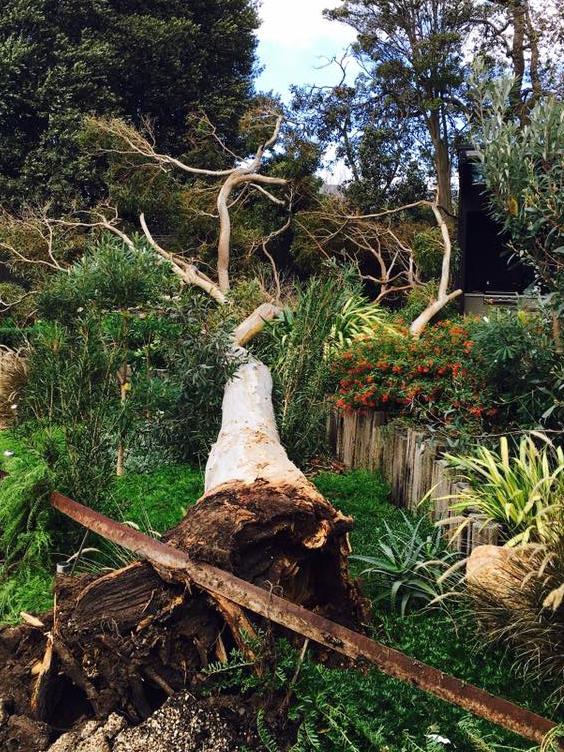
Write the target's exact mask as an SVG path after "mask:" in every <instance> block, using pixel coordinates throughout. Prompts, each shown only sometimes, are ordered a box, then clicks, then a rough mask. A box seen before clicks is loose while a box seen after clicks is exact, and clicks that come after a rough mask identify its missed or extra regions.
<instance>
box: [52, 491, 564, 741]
mask: <svg viewBox="0 0 564 752" xmlns="http://www.w3.org/2000/svg"><path fill="white" fill-rule="evenodd" d="M51 503H52V505H53V506H54V507H55V509H58V510H59V511H60V512H63V514H66V515H67V516H68V517H70V518H71V519H73V520H75V521H76V522H79V523H80V524H81V525H83V526H84V527H87V528H88V529H89V530H92V531H93V532H95V533H98V534H99V535H101V536H102V537H104V538H107V539H108V540H111V541H113V542H114V543H117V544H118V545H120V546H123V547H124V548H127V549H128V550H130V551H133V552H134V553H135V554H137V555H138V556H139V557H141V558H144V559H147V560H148V561H149V562H152V563H154V564H156V565H158V566H160V567H165V568H168V569H172V570H180V571H183V572H185V573H186V575H187V577H188V578H189V579H190V580H191V581H192V582H194V583H195V584H196V585H198V586H199V587H201V588H203V589H204V590H207V591H209V592H212V593H217V594H219V595H221V596H223V597H224V598H227V599H228V600H231V601H233V602H234V603H237V604H238V605H239V606H242V607H243V608H247V609H249V610H250V611H252V612H254V613H256V614H259V615H260V616H263V617H265V618H266V619H270V620H271V621H273V622H276V623H277V624H280V625H282V626H283V627H286V628H287V629H290V630H292V631H293V632H297V633H298V634H300V635H303V636H304V637H308V638H309V639H311V640H313V641H314V642H317V643H319V644H321V645H324V646H325V647H327V648H330V649H332V650H335V651H336V652H338V653H342V654H343V655H345V656H347V657H348V658H352V659H354V660H362V659H364V660H365V661H369V662H370V663H372V664H374V665H375V666H377V667H378V668H379V669H380V670H381V671H383V672H384V673H385V674H388V675H389V676H393V677H394V678H396V679H400V680H401V681H404V682H407V683H408V684H412V685H413V686H414V687H417V688H418V689H422V690H424V691H425V692H428V693H430V694H433V695H436V696H437V697H440V698H441V700H445V701H446V702H449V703H451V704H453V705H458V706H459V707H461V708H464V709H465V710H468V711H470V712H471V713H474V714H475V715H477V716H480V717H481V718H485V719H486V720H488V721H491V722H492V723H495V724H497V725H498V726H502V727H503V728H505V729H507V730H509V731H513V732H514V733H516V734H519V735H520V736H523V737H525V738H526V739H530V740H531V741H534V742H537V743H540V742H541V741H542V740H543V738H544V737H545V736H546V734H547V733H548V732H549V731H551V729H553V728H554V727H555V726H556V724H555V723H554V722H553V721H550V720H548V719H547V718H543V717H542V716H539V715H537V714H536V713H533V712H531V711H530V710H527V709H526V708H521V707H519V706H518V705H514V704H513V703H512V702H509V701H508V700H504V699H503V698H501V697H495V696H494V695H491V694H489V693H488V692H486V691H484V690H483V689H479V688H478V687H475V686H473V685H472V684H467V683H466V682H463V681H461V680H460V679H457V678H456V677H454V676H450V675H449V674H445V673H444V672H443V671H439V669H436V668H433V667H432V666H428V665H427V664H425V663H422V662H421V661H418V660H416V659H415V658H411V657H410V656H408V655H405V653H402V652H400V651H399V650H395V649H394V648H390V647H388V646H387V645H382V644H381V643H379V642H376V641H375V640H371V639H369V638H368V637H366V636H365V635H362V634H359V633H357V632H353V631H352V630H350V629H347V628H346V627H343V626H341V625H340V624H336V623H335V622H332V621H330V620H329V619H325V618H324V617H322V616H320V615H319V614H314V613H312V612H311V611H308V610H307V609H305V608H302V607H301V606H297V605H296V604H295V603H292V602H291V601H287V600H285V599H284V598H280V597H279V596H276V595H274V594H273V593H270V592H267V591H266V590H263V589H262V588H260V587H257V586H256V585H252V584H251V583H249V582H246V581H245V580H242V579H240V578H239V577H236V576H235V575H233V574H230V573H229V572H224V571H222V570H221V569H218V568H217V567H213V566H211V565H209V564H197V563H195V562H193V561H191V560H190V558H189V557H188V555H187V554H186V553H184V552H183V551H180V550H179V549H177V548H174V547H173V546H169V545H167V544H165V543H161V542H159V541H156V540H154V539H153V538H150V537H149V536H147V535H144V534H143V533H140V532H139V531H138V530H134V529H133V528H131V527H129V526H128V525H124V524H121V523H119V522H114V521H113V520H111V519H109V518H108V517H105V516H104V515H102V514H100V513H99V512H95V511H94V510H92V509H90V508H88V507H85V506H83V505H82V504H78V503H77V502H76V501H73V500H72V499H68V498H67V497H66V496H63V495H62V494H59V493H54V494H52V495H51ZM561 748H562V749H564V747H562V745H561Z"/></svg>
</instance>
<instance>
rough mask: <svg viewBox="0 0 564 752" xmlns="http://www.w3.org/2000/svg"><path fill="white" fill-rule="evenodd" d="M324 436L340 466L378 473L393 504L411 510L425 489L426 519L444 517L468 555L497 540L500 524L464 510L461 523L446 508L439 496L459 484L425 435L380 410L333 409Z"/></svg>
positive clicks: (432, 440)
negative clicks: (393, 420)
mask: <svg viewBox="0 0 564 752" xmlns="http://www.w3.org/2000/svg"><path fill="white" fill-rule="evenodd" d="M328 437H329V444H330V447H331V449H332V450H333V453H334V454H335V457H336V458H337V459H338V460H339V461H340V462H342V463H343V465H344V466H345V467H346V468H350V469H357V468H358V469H364V470H371V471H378V472H380V473H381V474H382V476H383V478H384V479H385V480H386V481H387V482H388V483H389V485H390V488H391V497H392V501H393V502H394V504H396V505H397V506H399V507H403V508H405V509H408V510H410V511H415V510H416V509H417V507H418V505H419V502H420V501H421V500H422V499H423V498H424V497H425V496H426V495H427V494H429V500H428V504H427V506H428V508H430V514H431V517H432V519H433V520H434V521H435V522H438V521H439V520H443V521H444V523H443V524H444V529H445V535H447V536H448V537H449V538H452V546H453V547H454V548H456V549H457V550H458V551H461V552H462V553H464V554H467V555H468V554H470V553H471V552H472V551H473V549H474V548H476V547H477V546H481V545H484V544H497V543H498V542H499V539H500V532H501V531H500V526H499V525H498V524H496V523H492V522H490V521H488V520H487V519H486V517H485V516H484V515H481V514H479V513H477V512H476V513H469V514H467V515H465V516H466V517H468V518H469V522H468V523H467V524H466V525H464V526H463V527H461V521H462V519H461V516H460V514H459V513H457V512H452V511H451V509H450V502H449V500H448V499H445V497H448V496H452V495H453V494H456V493H458V492H460V491H461V490H462V489H463V488H464V487H465V484H464V483H463V482H461V480H460V479H459V478H457V477H456V475H455V474H454V473H453V471H452V470H451V469H449V468H448V467H447V463H446V462H445V461H444V460H443V459H442V456H443V454H444V452H445V450H446V446H445V445H444V444H441V443H440V442H439V441H438V440H437V439H436V438H435V437H434V436H432V435H431V434H429V433H427V432H425V431H423V430H421V429H416V428H409V427H407V426H404V425H400V424H397V423H394V422H388V416H387V414H386V413H384V412H372V413H368V414H362V413H360V412H354V411H342V410H336V409H335V410H333V411H332V412H331V414H330V416H329V423H328ZM451 519H452V522H449V520H451ZM456 531H458V532H456ZM454 533H456V535H455V537H454V538H453V534H454Z"/></svg>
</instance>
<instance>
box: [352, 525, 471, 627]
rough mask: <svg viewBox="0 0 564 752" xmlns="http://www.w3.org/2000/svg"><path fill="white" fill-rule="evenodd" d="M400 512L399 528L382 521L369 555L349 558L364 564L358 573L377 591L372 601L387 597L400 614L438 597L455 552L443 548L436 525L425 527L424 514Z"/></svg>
mask: <svg viewBox="0 0 564 752" xmlns="http://www.w3.org/2000/svg"><path fill="white" fill-rule="evenodd" d="M402 515H403V524H402V525H401V527H400V528H399V529H397V528H396V529H394V528H392V527H390V525H388V523H387V522H384V527H385V533H384V534H383V535H382V536H381V537H380V539H379V540H378V543H377V550H376V552H375V554H374V555H373V556H351V557H350V558H351V559H354V560H356V561H360V562H363V563H364V564H367V566H366V567H365V569H364V570H363V571H362V572H361V574H362V575H368V576H369V577H370V578H371V579H372V580H373V582H374V584H375V585H376V587H377V589H378V591H379V593H378V595H377V596H376V598H375V601H376V602H381V601H383V600H387V599H389V603H390V606H391V607H392V609H394V610H396V609H397V610H399V611H400V613H401V614H402V616H403V615H404V614H405V612H406V611H407V609H408V607H414V606H424V605H427V604H429V603H431V601H436V600H438V599H441V596H443V595H444V594H445V588H446V587H447V584H448V579H449V578H448V577H446V578H445V577H443V575H445V574H446V573H447V571H448V570H452V569H453V564H454V563H455V560H456V559H458V558H459V554H458V553H457V552H455V551H449V550H448V549H447V548H446V545H445V541H444V539H443V536H442V533H441V531H440V529H439V528H433V529H432V530H430V531H429V529H428V525H429V523H428V521H427V520H426V519H425V518H424V517H420V518H419V519H415V518H413V517H410V516H408V515H406V514H405V513H404V512H402ZM453 576H454V575H453Z"/></svg>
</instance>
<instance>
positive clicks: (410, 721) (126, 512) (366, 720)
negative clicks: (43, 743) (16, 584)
mask: <svg viewBox="0 0 564 752" xmlns="http://www.w3.org/2000/svg"><path fill="white" fill-rule="evenodd" d="M315 483H316V485H317V486H318V488H319V490H320V491H321V492H322V493H323V494H324V495H325V496H326V497H327V498H328V499H329V500H331V501H332V502H333V504H334V505H335V506H336V507H337V508H338V509H340V510H341V511H343V512H344V513H346V514H351V515H353V516H354V518H355V529H354V531H353V533H352V536H351V543H352V547H353V553H362V554H366V555H370V554H371V553H372V552H373V550H374V548H375V546H376V544H377V542H378V540H379V539H380V538H381V537H382V535H384V534H385V532H386V529H385V524H387V525H388V526H389V527H390V528H391V529H393V530H397V531H398V532H400V531H401V530H402V529H403V528H404V527H405V525H406V521H405V518H404V516H403V513H402V511H401V510H399V509H398V508H397V507H395V506H394V505H392V504H391V503H390V501H389V489H388V487H387V485H386V484H385V483H383V482H382V481H381V480H379V479H378V477H377V476H374V475H372V474H370V473H368V472H361V471H356V472H349V473H344V474H335V473H321V474H319V475H318V476H317V477H316V478H315ZM201 490H202V476H201V474H200V473H199V472H198V471H194V470H192V469H190V468H188V467H186V466H168V467H163V468H161V469H159V470H157V471H155V472H154V473H150V474H145V475H130V476H128V477H125V478H123V479H118V481H117V482H116V484H115V487H114V489H113V493H112V495H111V501H110V502H108V505H107V509H106V510H105V511H107V512H108V513H109V514H111V515H112V516H113V517H121V518H122V519H127V520H130V521H132V522H135V523H136V524H138V525H139V526H140V527H141V528H142V529H144V530H146V531H152V532H153V534H156V533H157V532H158V531H161V530H164V529H166V528H168V527H169V526H170V525H171V524H173V523H174V522H175V521H176V520H177V519H180V518H181V517H182V516H183V513H184V511H185V509H186V507H187V506H188V505H190V504H192V503H194V502H195V501H196V499H197V498H198V497H199V496H200V494H201ZM422 524H425V525H426V524H427V523H426V522H423V523H422ZM428 530H429V533H431V527H430V526H429V528H428ZM93 543H94V542H93V541H89V542H88V545H92V544H93ZM107 554H108V555H109V554H110V552H107ZM106 563H108V562H106ZM353 566H354V567H355V568H356V572H357V573H359V572H360V571H361V569H362V564H361V563H360V562H358V563H355V564H354V565H353ZM363 590H364V592H365V594H366V595H367V596H368V597H371V598H376V596H377V595H378V593H377V591H376V589H375V587H374V585H373V584H372V582H371V581H370V580H366V581H365V582H364V583H363ZM44 596H45V593H42V594H41V597H43V598H44ZM22 607H25V610H28V611H33V610H34V609H35V607H36V604H35V603H34V601H33V600H30V602H29V603H27V604H23V606H22ZM373 617H374V621H373V623H372V624H371V625H370V627H369V629H370V632H371V633H372V635H373V636H374V637H375V638H376V639H378V640H380V641H382V642H384V643H386V644H389V645H391V646H393V647H397V648H399V649H401V650H403V651H405V652H407V653H408V654H409V655H413V656H414V657H417V658H419V659H420V660H423V661H425V662H427V663H429V664H431V665H434V666H436V667H438V668H440V669H442V670H444V671H448V672H450V673H452V674H454V675H456V676H458V677H460V678H462V679H464V680H466V681H469V682H471V683H475V684H477V685H478V686H481V687H483V688H484V689H486V690H488V691H490V692H491V693H493V694H497V695H500V696H505V697H507V698H509V699H512V700H513V701H515V702H517V703H518V704H522V705H524V706H526V707H529V708H530V709H532V710H534V711H536V712H537V713H540V714H542V715H546V716H548V717H551V716H552V717H555V711H554V707H553V706H552V705H551V702H550V700H549V699H548V697H549V695H550V691H551V688H550V687H546V686H545V687H535V686H533V685H531V684H526V683H525V684H523V683H521V682H518V681H516V680H515V676H514V675H513V674H512V672H511V663H510V660H509V659H505V658H504V657H503V656H502V655H501V654H500V653H499V652H496V651H493V650H484V649H483V647H482V646H481V644H480V638H479V634H478V632H477V629H476V626H475V624H474V621H473V618H472V616H471V614H469V613H468V612H467V610H466V609H464V608H463V607H462V606H460V605H453V607H452V608H451V609H450V612H445V611H443V610H440V611H439V610H433V611H428V610H426V611H408V612H407V613H406V614H405V615H404V616H401V615H399V614H398V613H397V612H395V611H393V610H390V608H389V605H388V604H387V603H386V602H385V601H383V602H381V603H380V604H379V605H378V606H377V608H375V610H374V613H373ZM265 640H266V642H265V645H266V646H267V648H265V650H267V652H268V653H269V656H268V660H269V661H271V660H273V654H274V655H275V656H276V659H275V663H276V665H277V670H276V672H275V674H274V675H273V676H272V677H271V680H269V681H266V679H265V677H262V678H261V677H256V676H255V675H254V674H253V672H252V671H251V670H250V667H247V666H241V665H240V664H241V660H240V657H238V656H234V658H233V659H231V662H230V663H229V664H227V666H217V667H213V666H212V667H211V669H210V671H209V672H208V675H207V677H205V678H204V677H203V682H202V684H201V686H200V687H199V690H198V692H200V693H202V694H203V695H206V694H210V693H211V695H212V696H216V695H217V694H218V693H219V695H221V696H234V695H235V696H245V697H247V701H248V705H249V707H254V708H255V711H256V710H258V709H259V707H260V705H261V703H260V702H258V700H259V699H261V700H265V698H266V701H267V702H266V703H265V704H266V705H267V706H270V707H273V708H279V706H280V702H281V698H283V696H284V695H285V693H286V691H287V685H288V683H289V682H290V681H291V680H292V676H293V674H294V671H295V668H296V665H297V660H298V659H297V653H298V652H299V646H298V647H292V646H291V645H289V644H287V643H284V642H282V643H278V645H277V646H276V647H274V646H273V644H272V643H271V642H270V638H269V637H268V636H265ZM243 663H245V662H244V661H243ZM277 676H278V680H277V679H276V677H277ZM3 679H4V682H3V684H2V686H3V687H5V686H7V682H9V681H10V677H3ZM277 681H278V683H277ZM284 688H285V689H284ZM4 692H5V690H4ZM253 698H255V699H253ZM269 698H270V699H269ZM282 717H285V714H283V716H282ZM306 721H307V723H308V724H310V725H311V726H312V729H313V728H314V729H315V730H316V733H317V734H320V738H321V741H322V745H323V746H321V747H320V749H324V750H325V749H326V750H333V749H335V750H337V749H346V748H347V747H346V745H344V743H343V735H345V736H346V737H347V738H348V739H349V741H350V743H351V744H352V745H354V746H351V747H348V748H349V749H354V748H356V749H358V750H364V749H367V750H368V749H372V748H376V749H377V748H378V747H377V746H374V745H376V744H379V745H380V746H381V747H382V748H383V749H385V748H386V747H387V748H388V749H389V750H390V751H391V752H396V750H397V751H398V752H399V750H416V749H418V747H417V746H416V745H419V748H422V749H425V748H428V749H434V747H433V746H432V735H433V734H437V735H439V736H442V737H444V738H448V739H450V740H451V741H452V743H453V744H454V745H455V746H454V747H449V748H451V749H459V750H466V749H472V748H473V747H472V742H471V741H469V739H471V737H475V736H478V737H480V738H483V737H484V735H485V737H488V738H490V739H491V740H492V741H496V742H500V743H501V742H503V743H508V742H511V744H513V745H514V746H517V747H519V748H521V747H524V746H526V745H525V744H524V743H522V742H521V741H520V740H518V739H516V738H515V737H511V736H510V735H507V734H505V733H503V732H501V731H500V730H499V729H497V728H495V727H492V726H491V725H489V724H487V723H485V722H481V721H477V720H475V719H469V718H468V716H467V715H465V714H464V712H463V711H461V710H459V709H457V708H454V707H452V706H450V705H448V704H446V703H444V702H442V701H440V700H437V699H434V698H432V697H429V696H428V695H425V694H424V693H422V692H420V691H418V690H417V689H415V688H413V687H410V686H408V685H405V684H403V683H401V682H399V681H397V680H394V679H391V678H389V677H386V676H385V675H383V674H382V673H380V672H379V671H377V670H375V669H372V670H369V671H366V672H357V671H353V670H350V669H342V668H338V667H331V666H328V665H324V664H323V662H319V660H318V658H315V657H314V656H313V655H311V652H310V651H308V653H306V656H305V660H304V662H303V664H302V666H301V670H300V673H299V678H298V681H297V682H295V685H294V691H293V696H292V700H291V704H290V716H289V720H287V721H286V722H284V723H283V722H282V720H281V716H280V713H278V712H275V711H274V710H272V711H270V710H268V711H267V713H266V716H265V717H264V718H262V720H261V724H262V726H263V727H264V728H262V732H263V735H264V734H266V733H268V732H270V733H272V735H273V738H276V737H278V738H279V742H277V744H278V743H279V744H280V747H279V748H280V749H285V748H286V747H285V746H284V744H285V741H284V740H287V739H288V734H289V735H290V736H291V735H292V734H294V735H295V734H297V733H298V730H299V728H300V727H301V726H303V724H304V722H306ZM245 723H246V724H247V725H248V719H245ZM283 727H284V729H285V732H284V733H280V735H279V732H281V729H282V728H283ZM265 729H266V730H265ZM278 735H279V736H278ZM339 739H340V740H341V746H340V743H339ZM429 745H430V746H429ZM258 748H260V747H258ZM476 748H478V747H476Z"/></svg>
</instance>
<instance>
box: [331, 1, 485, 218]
mask: <svg viewBox="0 0 564 752" xmlns="http://www.w3.org/2000/svg"><path fill="white" fill-rule="evenodd" d="M327 17H328V18H330V19H334V20H337V21H341V22H344V23H346V24H349V25H350V26H352V27H353V28H354V29H355V30H356V32H357V35H358V37H357V42H356V44H355V46H354V54H355V56H356V57H357V59H358V61H359V63H360V65H361V67H362V69H363V72H362V73H361V76H360V79H359V81H360V88H361V89H362V90H363V91H364V93H365V99H366V101H367V102H370V103H371V106H372V108H374V107H377V108H380V109H382V108H385V112H387V115H386V116H387V117H388V119H389V122H392V123H394V122H398V123H405V124H407V123H408V124H409V126H404V130H405V131H406V134H409V138H411V139H413V138H414V137H415V138H417V139H418V141H419V144H420V149H419V151H422V152H425V151H426V152H427V153H428V156H429V157H430V159H431V161H432V164H433V166H434V171H435V175H436V182H437V188H438V193H439V204H440V206H442V207H443V208H444V209H445V210H446V211H447V212H450V211H452V190H451V147H452V138H453V131H454V130H455V126H456V122H455V119H456V117H457V115H459V114H460V112H461V111H462V110H463V103H462V102H461V99H460V92H461V88H462V83H463V71H464V66H463V42H464V39H465V35H466V33H467V30H468V28H469V25H470V23H471V18H472V5H471V3H470V2H468V0H423V1H422V2H421V1H420V0H398V2H390V1H389V0H342V2H341V4H340V5H339V7H337V8H335V9H333V10H329V11H327ZM357 88H358V87H357ZM404 153H405V151H404ZM408 153H409V152H408Z"/></svg>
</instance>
